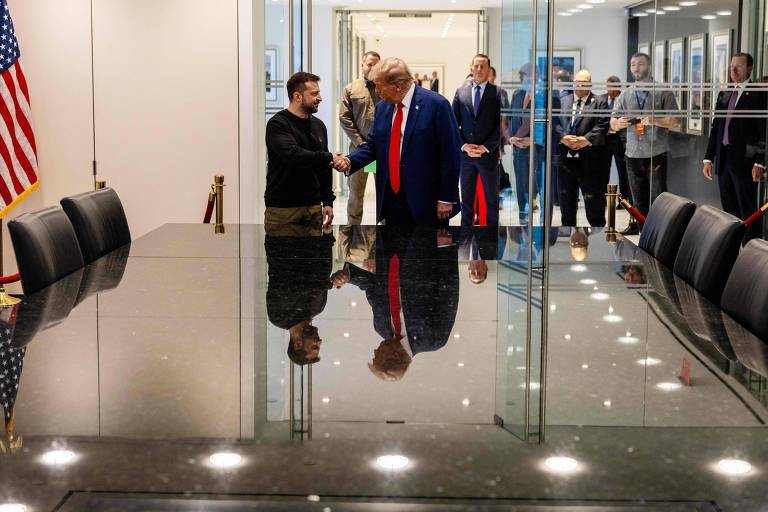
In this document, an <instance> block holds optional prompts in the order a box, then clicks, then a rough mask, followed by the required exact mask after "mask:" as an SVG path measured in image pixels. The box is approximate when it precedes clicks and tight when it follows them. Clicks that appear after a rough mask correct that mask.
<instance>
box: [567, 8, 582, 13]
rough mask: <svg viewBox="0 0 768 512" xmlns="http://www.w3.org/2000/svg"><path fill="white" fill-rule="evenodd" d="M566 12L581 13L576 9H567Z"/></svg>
mask: <svg viewBox="0 0 768 512" xmlns="http://www.w3.org/2000/svg"><path fill="white" fill-rule="evenodd" d="M568 12H572V13H577V12H581V9H576V8H573V9H568Z"/></svg>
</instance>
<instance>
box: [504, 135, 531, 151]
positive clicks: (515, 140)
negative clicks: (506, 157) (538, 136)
mask: <svg viewBox="0 0 768 512" xmlns="http://www.w3.org/2000/svg"><path fill="white" fill-rule="evenodd" d="M509 143H510V144H512V145H513V146H515V147H516V148H520V149H525V148H529V147H531V138H530V137H510V138H509Z"/></svg>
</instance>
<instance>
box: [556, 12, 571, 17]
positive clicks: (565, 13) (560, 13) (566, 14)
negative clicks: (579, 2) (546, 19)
mask: <svg viewBox="0 0 768 512" xmlns="http://www.w3.org/2000/svg"><path fill="white" fill-rule="evenodd" d="M557 14H558V15H559V16H573V13H572V12H559V13H557Z"/></svg>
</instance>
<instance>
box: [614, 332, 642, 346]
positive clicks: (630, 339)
mask: <svg viewBox="0 0 768 512" xmlns="http://www.w3.org/2000/svg"><path fill="white" fill-rule="evenodd" d="M616 341H618V342H619V343H623V344H625V345H633V344H635V343H637V342H639V341H640V338H638V337H637V336H632V335H630V334H628V335H627V336H619V337H618V338H617V339H616Z"/></svg>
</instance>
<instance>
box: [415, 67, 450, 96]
mask: <svg viewBox="0 0 768 512" xmlns="http://www.w3.org/2000/svg"><path fill="white" fill-rule="evenodd" d="M408 67H409V68H411V73H413V74H418V75H419V85H421V86H422V87H424V88H425V89H429V88H430V85H432V73H437V80H438V82H437V86H438V91H437V92H439V93H440V94H442V95H443V96H445V94H444V92H443V91H445V64H408ZM457 87H458V86H457ZM451 99H453V98H451Z"/></svg>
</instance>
